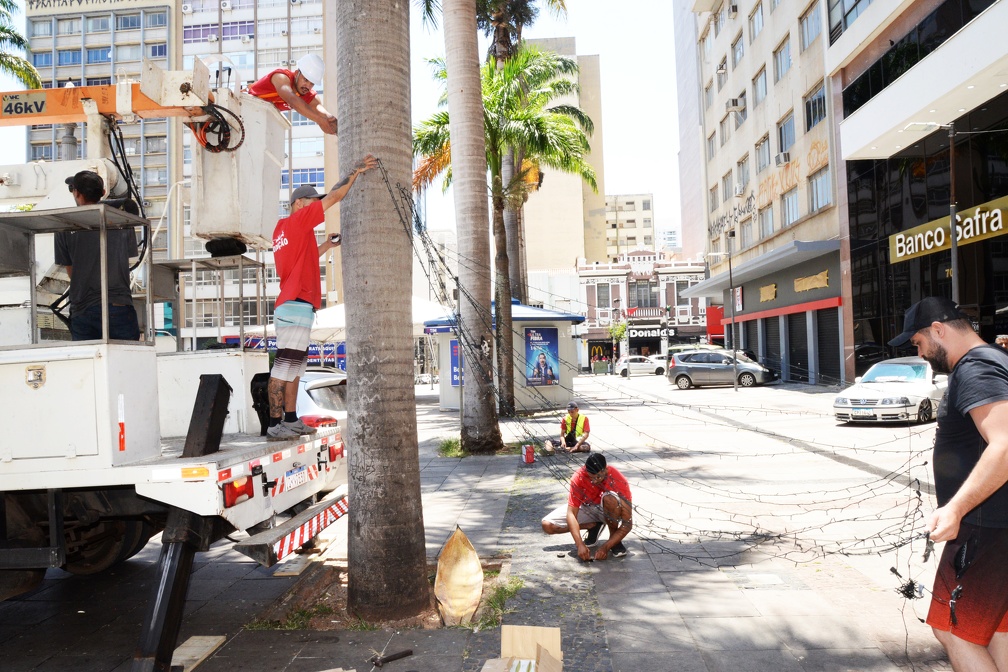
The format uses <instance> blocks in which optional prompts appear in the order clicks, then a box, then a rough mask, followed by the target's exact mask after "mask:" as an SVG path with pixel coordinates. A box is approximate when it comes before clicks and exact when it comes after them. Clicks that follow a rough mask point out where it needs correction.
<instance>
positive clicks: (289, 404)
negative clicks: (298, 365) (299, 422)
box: [283, 376, 301, 413]
mask: <svg viewBox="0 0 1008 672" xmlns="http://www.w3.org/2000/svg"><path fill="white" fill-rule="evenodd" d="M300 381H301V376H298V377H297V378H295V379H294V380H292V381H291V382H289V383H285V384H284V406H283V409H284V411H285V412H287V413H294V412H295V411H297V393H298V383H299V382H300Z"/></svg>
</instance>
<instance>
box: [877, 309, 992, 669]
mask: <svg viewBox="0 0 1008 672" xmlns="http://www.w3.org/2000/svg"><path fill="white" fill-rule="evenodd" d="M908 341H909V342H910V344H911V345H913V346H915V347H916V348H917V352H918V354H919V355H920V356H921V357H923V358H924V359H926V360H927V361H928V362H930V363H931V366H933V367H934V369H935V371H938V372H940V373H949V374H950V375H949V380H948V389H947V390H946V392H945V397H944V398H943V399H942V402H941V405H940V406H939V408H938V427H937V430H936V431H935V443H934V456H933V459H932V462H933V464H934V479H935V494H936V497H937V500H938V507H939V508H938V509H937V510H936V511H934V512H933V513H932V514H931V515H930V516H929V517H928V518H927V521H926V524H927V529H928V531H929V532H930V539H931V541H944V542H946V544H945V548H944V551H943V553H942V557H941V560H940V561H939V564H938V570H937V573H936V575H935V581H934V587H933V589H932V592H931V595H932V597H931V607H930V609H929V611H928V617H927V623H928V625H930V626H931V627H932V629H933V630H934V633H935V637H937V638H938V641H939V642H941V644H942V646H944V647H945V651H946V652H947V653H948V656H949V660H950V661H951V662H952V668H953V669H954V670H957V671H963V670H971V671H972V670H999V671H1000V672H1008V562H1006V561H1005V558H1008V353H1006V352H1005V351H1004V350H1003V349H1002V348H999V347H997V346H994V345H989V344H987V343H985V342H984V341H983V339H981V338H980V336H979V335H977V333H976V332H975V331H974V330H973V326H972V324H971V323H970V321H969V318H968V317H967V316H966V315H964V314H963V313H961V312H960V311H959V309H958V308H957V307H956V305H955V304H954V303H953V302H952V301H950V300H948V299H944V298H940V297H928V298H926V299H923V300H921V301H919V302H917V303H915V304H914V305H913V306H911V307H910V310H908V311H907V312H906V316H905V319H904V323H903V333H901V334H900V335H899V336H897V337H896V338H894V339H893V340H891V341H889V345H892V346H901V345H904V344H905V343H907V342H908Z"/></svg>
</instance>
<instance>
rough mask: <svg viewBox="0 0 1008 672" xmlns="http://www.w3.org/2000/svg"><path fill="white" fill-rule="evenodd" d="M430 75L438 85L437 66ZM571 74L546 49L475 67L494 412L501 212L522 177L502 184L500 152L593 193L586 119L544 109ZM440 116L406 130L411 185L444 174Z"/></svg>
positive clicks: (507, 308) (509, 375)
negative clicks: (491, 277) (491, 242)
mask: <svg viewBox="0 0 1008 672" xmlns="http://www.w3.org/2000/svg"><path fill="white" fill-rule="evenodd" d="M432 62H433V63H435V65H437V66H438V68H439V69H438V70H437V71H436V73H435V76H436V77H438V78H440V79H442V80H446V79H447V76H448V75H447V73H446V72H445V69H444V62H443V61H437V60H435V61H432ZM576 72H577V62H576V61H574V60H573V59H570V58H565V57H562V56H558V55H557V54H554V53H552V52H544V51H540V50H538V49H534V48H529V47H523V48H522V49H521V50H520V51H519V52H518V53H517V54H516V55H515V56H514V58H512V59H510V60H508V61H507V62H506V63H505V64H504V67H503V68H502V69H498V68H497V64H496V62H489V63H487V64H486V65H484V66H483V68H482V69H481V79H482V91H483V109H484V112H483V115H484V127H485V128H484V132H485V134H486V161H487V168H488V170H489V174H490V196H491V201H492V203H493V232H494V239H495V242H496V243H497V255H496V257H495V265H496V269H495V271H496V292H495V295H496V298H497V304H496V313H497V315H496V318H497V348H498V357H497V361H498V377H499V381H500V389H501V392H500V394H501V400H500V406H501V413H502V414H509V413H511V412H513V411H514V387H513V361H514V359H513V357H514V353H513V350H514V348H513V341H512V325H511V301H510V292H509V288H510V278H509V277H508V267H507V264H508V257H507V250H506V245H505V244H503V243H504V240H505V238H506V233H505V231H504V209H505V204H506V202H507V201H508V199H515V198H521V197H522V196H523V194H524V193H525V189H526V186H525V185H526V184H527V182H526V179H525V178H526V177H527V175H526V174H525V173H524V172H523V171H518V174H517V175H516V176H515V179H513V180H511V181H509V182H508V183H504V181H503V176H502V169H503V162H504V155H505V153H506V152H507V151H508V149H509V148H514V149H516V150H519V151H521V152H522V153H523V155H525V156H527V157H529V158H530V159H533V160H535V161H536V162H538V163H539V164H541V165H545V166H548V167H550V168H554V169H556V170H562V171H564V172H568V173H574V174H577V175H580V176H581V177H582V178H583V179H584V180H585V181H586V182H588V183H589V184H590V185H591V186H592V188H595V186H596V185H595V173H594V171H593V170H592V168H591V166H589V165H588V163H587V161H586V158H585V157H586V154H587V152H588V138H587V136H586V135H585V133H591V132H592V123H591V120H590V119H589V118H588V117H587V115H585V114H584V113H583V112H582V111H581V110H580V109H578V108H577V107H575V106H571V105H555V106H550V104H551V103H552V102H553V101H554V100H556V99H557V98H559V97H562V96H565V95H567V94H570V93H572V92H574V91H576V90H577V85H576V84H575V83H574V82H573V81H572V80H570V79H568V78H567V76H570V75H573V74H575V73H576ZM449 123H450V115H449V113H448V112H445V111H439V112H437V113H435V114H434V115H433V116H432V117H430V118H429V119H427V120H426V121H424V122H422V123H421V124H420V125H419V126H418V127H417V128H416V129H414V139H413V151H414V154H417V155H420V156H423V157H424V159H423V161H421V163H420V165H419V166H418V168H417V171H416V173H415V175H414V178H415V179H414V184H418V183H419V184H420V185H423V184H427V183H429V182H430V181H431V180H433V179H434V177H435V176H436V175H438V174H439V173H441V172H443V171H444V170H446V169H447V167H448V165H447V163H446V161H447V160H449V159H450V153H449V152H450V150H449V147H450V145H449V136H448V129H447V125H448V124H449Z"/></svg>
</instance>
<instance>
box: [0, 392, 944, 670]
mask: <svg viewBox="0 0 1008 672" xmlns="http://www.w3.org/2000/svg"><path fill="white" fill-rule="evenodd" d="M417 390H418V428H419V429H418V431H419V439H420V458H421V460H420V462H421V469H422V471H421V479H422V489H423V498H424V512H425V531H426V540H427V552H428V553H427V554H428V558H430V559H434V558H436V556H437V553H438V550H439V549H440V546H441V544H443V542H444V541H445V539H446V538H447V536H448V534H450V533H451V531H453V530H454V529H455V525H456V524H459V525H460V526H461V527H462V528H463V530H464V531H465V532H466V534H467V535H469V537H470V539H471V541H472V543H473V545H474V546H475V548H476V549H477V551H478V552H479V553H480V554H481V556H484V557H487V556H490V555H498V556H500V555H503V556H509V557H510V574H511V576H514V577H517V578H520V579H521V580H522V581H523V588H522V589H521V591H520V592H519V594H518V595H517V596H516V597H515V598H514V599H513V600H511V601H510V602H509V603H508V607H509V610H510V613H508V614H506V615H505V617H504V622H506V623H516V624H517V623H522V624H535V625H556V626H559V627H560V628H561V630H562V633H563V647H564V658H565V661H564V669H565V670H568V672H572V671H580V670H585V671H587V670H606V671H609V670H625V671H627V672H629V671H630V670H634V671H635V672H648V671H650V670H763V669H766V670H836V669H856V670H911V669H914V670H947V669H950V668H949V666H948V663H947V662H946V661H945V657H944V653H943V652H942V650H941V647H940V646H939V645H938V644H937V642H936V641H935V640H934V639H933V637H932V635H931V632H930V628H928V627H927V626H925V625H923V624H921V623H920V622H919V621H918V618H917V617H918V616H920V617H923V616H924V615H925V614H926V611H927V606H928V600H927V599H926V598H927V595H928V593H927V591H926V590H925V592H924V595H925V599H914V600H905V599H904V598H903V597H902V596H901V595H900V594H898V593H897V589H899V588H900V587H901V586H902V585H903V584H904V583H906V582H907V581H909V580H913V581H915V582H920V583H922V584H923V586H925V587H926V588H927V589H929V588H930V585H931V580H932V576H933V571H934V563H935V561H936V557H935V556H932V558H931V559H930V560H929V561H928V562H927V563H924V562H923V560H922V554H923V549H924V542H923V540H922V539H916V540H913V539H914V536H915V535H916V534H917V533H918V532H919V531H920V530H921V528H922V523H921V516H922V515H924V514H926V513H927V512H928V511H930V510H931V508H932V507H933V498H932V497H931V495H929V494H928V493H929V492H930V491H931V487H930V472H929V468H928V467H927V466H926V464H925V463H926V462H927V461H928V460H929V459H930V447H931V442H932V437H933V433H934V424H933V423H929V424H925V425H922V426H916V425H914V426H910V427H907V426H843V425H838V424H837V422H836V421H835V420H834V419H833V417H832V412H831V404H832V398H833V396H834V395H835V391H832V390H824V389H823V388H811V387H808V386H800V385H783V384H775V385H770V386H767V387H756V388H750V389H740V390H738V391H737V392H736V391H733V390H732V388H730V387H728V388H712V389H704V388H701V389H691V390H678V389H676V388H675V387H674V386H673V385H671V384H669V383H668V381H667V380H666V379H665V378H664V377H660V376H641V377H633V378H631V379H629V380H627V379H623V378H619V377H616V376H591V375H583V376H580V377H579V378H577V379H576V380H575V383H574V396H575V398H576V399H577V401H578V403H579V406H580V410H581V412H582V413H584V414H586V415H587V416H588V417H589V418H590V421H591V428H592V433H591V443H592V446H593V449H594V450H598V451H600V452H602V453H604V454H605V455H606V458H607V460H608V461H609V464H610V465H613V466H616V467H617V468H618V469H619V470H620V471H622V472H623V474H624V475H626V476H627V478H628V480H629V482H630V485H631V489H632V492H633V497H634V505H635V512H634V529H633V531H632V533H631V535H630V536H629V537H628V542H627V546H628V548H629V549H630V553H629V554H628V555H627V556H626V557H623V558H617V559H614V558H610V559H608V560H606V561H604V562H596V563H590V564H589V563H581V562H580V561H578V560H577V558H576V556H574V555H572V551H573V548H574V546H573V544H572V543H571V541H570V539H569V538H568V537H565V536H557V537H546V536H544V535H543V534H542V532H541V530H540V529H539V518H541V517H542V516H543V515H545V513H546V512H548V511H549V510H550V509H551V508H553V507H555V506H557V505H558V504H560V503H562V502H563V501H564V500H565V498H566V481H567V479H569V477H570V475H571V473H573V470H574V469H575V468H576V467H577V466H579V465H580V464H581V463H583V458H584V455H580V456H576V457H570V456H567V455H565V454H558V455H556V456H554V457H543V456H539V457H538V458H537V461H536V462H535V463H534V464H532V465H524V464H521V463H520V461H519V458H518V457H517V456H498V457H472V458H465V459H461V460H458V459H449V458H441V457H438V456H437V454H436V450H437V444H438V442H439V440H440V439H441V438H446V437H449V436H452V435H456V436H457V433H458V419H457V415H455V414H446V413H440V412H439V411H438V410H437V402H436V397H435V396H433V395H432V394H431V390H430V389H429V386H427V387H424V386H420V387H418V388H417ZM435 392H436V391H435ZM558 420H559V414H557V413H549V414H539V415H537V416H535V417H533V418H525V419H523V420H520V421H514V422H508V423H506V424H504V425H503V426H502V427H503V429H504V431H505V434H506V436H505V439H506V440H522V441H523V442H524V441H525V440H526V439H527V438H528V437H529V436H537V437H538V438H540V439H541V438H545V437H546V436H553V435H554V434H556V431H557V423H558ZM908 484H909V485H908ZM918 492H919V493H920V494H919V496H918ZM344 521H345V519H344ZM344 521H340V523H338V525H342V526H345V522H344ZM602 539H603V540H604V539H605V533H603V536H602ZM911 540H913V541H911ZM341 541H342V543H344V544H345V536H344V535H338V540H337V542H336V543H337V544H338V543H341ZM229 546H230V542H222V543H221V544H219V545H218V546H216V547H215V548H214V549H212V551H211V553H208V554H201V555H199V556H197V567H196V568H195V572H194V574H193V582H192V585H191V587H190V592H189V602H188V604H187V610H186V617H185V621H184V623H183V628H182V634H181V636H180V639H179V642H180V643H181V642H182V641H184V640H185V639H186V638H187V637H188V636H190V635H194V634H199V635H212V634H218V635H223V636H224V637H226V638H227V642H226V644H225V645H224V646H223V647H222V648H221V649H219V650H218V651H217V653H216V654H215V655H214V656H212V657H211V658H210V659H209V660H208V661H207V662H206V663H204V664H203V665H201V666H200V668H199V669H200V670H210V671H213V670H218V669H219V670H224V669H235V668H236V667H238V668H239V669H292V670H295V669H296V670H316V671H318V670H325V669H330V668H333V667H337V666H342V667H344V668H347V669H353V668H355V667H356V669H358V670H361V669H365V670H366V669H370V665H368V664H366V660H367V657H368V656H369V655H371V651H372V650H382V647H383V646H386V645H388V646H390V648H389V650H390V651H391V650H398V649H402V648H413V649H414V655H413V656H412V657H411V658H407V659H405V660H403V661H401V663H396V667H392V665H391V664H390V666H389V667H390V669H394V670H403V671H405V670H410V669H415V670H437V671H438V672H441V671H442V670H443V671H444V672H452V671H454V670H460V671H461V670H466V671H468V670H473V671H475V670H479V669H480V667H481V666H482V662H483V661H485V660H486V658H488V657H494V656H496V653H497V651H498V650H499V645H500V635H499V630H497V629H494V630H488V631H484V632H479V633H471V632H469V631H465V630H458V629H450V630H440V631H420V632H403V633H398V634H395V635H394V638H392V643H391V644H388V642H389V640H390V633H387V632H381V631H367V630H364V631H353V632H324V633H313V632H306V631H299V632H283V631H248V630H244V629H243V627H242V626H244V625H245V624H247V623H248V622H250V621H252V620H253V619H254V618H255V617H256V616H257V615H258V614H259V613H260V612H262V610H263V609H264V608H265V607H267V606H268V605H269V604H270V603H272V602H273V600H275V599H276V598H278V597H280V596H281V595H283V594H284V592H285V591H286V590H287V589H288V588H289V587H290V586H291V585H292V584H293V581H294V580H293V579H291V578H280V577H275V576H273V575H272V571H271V570H265V569H262V568H257V567H256V566H255V565H253V564H252V563H250V562H248V561H247V560H246V559H245V558H244V557H243V556H240V555H238V554H236V553H234V552H233V551H230V550H229ZM939 550H940V549H939ZM158 551H159V546H158V544H155V543H151V544H149V545H148V547H147V548H146V549H145V550H144V552H143V553H141V554H140V555H139V556H137V557H136V558H134V559H133V560H131V561H129V562H128V563H126V564H125V565H123V566H122V567H120V568H118V569H116V570H115V571H114V572H113V573H110V574H108V575H103V576H98V577H73V576H69V575H67V574H65V573H63V572H60V571H57V570H53V571H51V572H50V573H49V576H48V577H47V579H46V582H45V584H44V585H43V587H42V588H41V589H40V590H39V591H36V592H35V593H33V594H31V595H28V596H25V597H23V598H20V599H17V600H13V601H9V602H6V603H3V604H0V641H2V642H3V644H4V648H5V651H6V652H8V655H7V656H6V659H5V664H4V669H5V670H81V671H85V670H125V669H128V668H129V659H130V656H131V654H132V650H133V647H134V645H135V642H136V638H137V636H138V634H139V629H140V623H141V620H142V617H143V613H144V610H145V609H146V602H147V600H148V598H149V593H150V590H151V585H150V582H151V579H152V577H153V572H152V570H153V564H154V562H155V561H156V558H157V553H158ZM896 573H898V576H897V574H896ZM365 654H367V655H365Z"/></svg>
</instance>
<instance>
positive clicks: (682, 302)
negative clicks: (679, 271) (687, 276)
mask: <svg viewBox="0 0 1008 672" xmlns="http://www.w3.org/2000/svg"><path fill="white" fill-rule="evenodd" d="M691 284H692V283H690V281H689V280H676V281H675V299H676V305H677V306H688V305H690V300H689V299H688V298H687V297H685V296H683V295H682V294H683V292H685V291H686V290H687V289H689V288H690V285H691Z"/></svg>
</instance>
